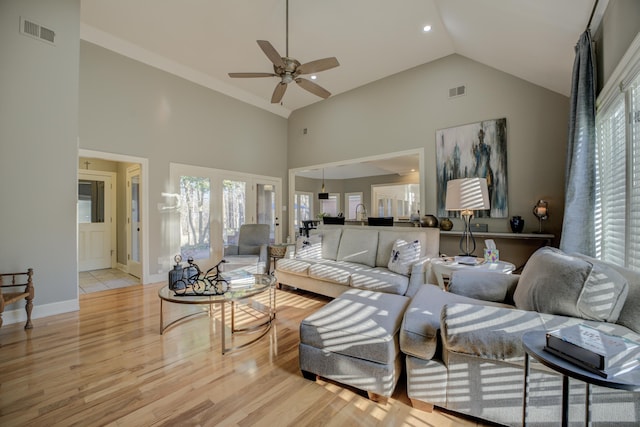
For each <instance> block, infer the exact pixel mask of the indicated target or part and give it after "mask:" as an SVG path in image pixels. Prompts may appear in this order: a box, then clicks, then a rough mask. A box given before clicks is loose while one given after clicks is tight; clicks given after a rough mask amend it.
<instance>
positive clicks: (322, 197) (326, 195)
mask: <svg viewBox="0 0 640 427" xmlns="http://www.w3.org/2000/svg"><path fill="white" fill-rule="evenodd" d="M318 199H320V200H329V193H326V192H325V191H324V168H322V192H320V193H318Z"/></svg>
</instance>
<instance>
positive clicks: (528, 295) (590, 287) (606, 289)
mask: <svg viewBox="0 0 640 427" xmlns="http://www.w3.org/2000/svg"><path fill="white" fill-rule="evenodd" d="M627 292H628V284H627V281H626V279H625V278H624V277H623V276H622V275H621V274H619V273H618V272H616V271H615V270H614V269H612V268H609V267H607V266H606V265H604V264H602V263H600V262H598V261H596V260H593V261H588V260H586V259H584V258H581V257H577V256H572V255H568V254H565V253H564V252H562V251H560V250H559V249H556V248H550V247H545V248H541V249H538V250H537V251H536V252H535V253H534V254H533V255H531V258H529V261H527V264H526V265H525V268H524V270H523V271H522V274H521V276H520V280H519V282H518V286H517V288H516V290H515V293H514V301H515V304H516V307H518V308H520V309H523V310H530V311H538V312H541V313H549V314H559V315H564V316H573V317H579V318H583V319H592V320H604V321H607V322H615V321H616V320H617V319H618V316H619V314H620V311H621V310H622V306H623V305H624V301H625V298H626V296H627Z"/></svg>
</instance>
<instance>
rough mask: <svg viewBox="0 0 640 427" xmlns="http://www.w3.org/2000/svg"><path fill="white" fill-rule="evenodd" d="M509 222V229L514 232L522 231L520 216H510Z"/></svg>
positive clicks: (522, 222) (522, 220) (522, 221)
mask: <svg viewBox="0 0 640 427" xmlns="http://www.w3.org/2000/svg"><path fill="white" fill-rule="evenodd" d="M509 224H510V225H511V231H513V232H514V233H522V229H523V228H524V219H522V217H521V216H514V217H511V219H510V220H509Z"/></svg>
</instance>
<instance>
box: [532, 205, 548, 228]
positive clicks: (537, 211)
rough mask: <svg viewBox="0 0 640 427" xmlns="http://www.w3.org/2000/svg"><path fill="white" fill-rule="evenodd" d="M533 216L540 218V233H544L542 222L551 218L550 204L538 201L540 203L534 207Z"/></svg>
mask: <svg viewBox="0 0 640 427" xmlns="http://www.w3.org/2000/svg"><path fill="white" fill-rule="evenodd" d="M533 214H534V215H535V216H536V217H537V218H538V221H539V222H540V228H539V229H538V233H542V221H544V220H546V219H547V218H549V203H548V202H547V201H545V200H538V203H536V205H535V206H534V207H533Z"/></svg>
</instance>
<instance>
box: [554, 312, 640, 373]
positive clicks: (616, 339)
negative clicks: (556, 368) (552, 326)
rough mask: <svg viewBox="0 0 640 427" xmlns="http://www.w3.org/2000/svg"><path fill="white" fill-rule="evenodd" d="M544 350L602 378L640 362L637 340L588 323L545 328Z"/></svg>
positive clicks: (639, 348) (634, 366) (624, 370)
mask: <svg viewBox="0 0 640 427" xmlns="http://www.w3.org/2000/svg"><path fill="white" fill-rule="evenodd" d="M545 350H547V351H549V352H550V353H553V354H555V355H556V356H558V357H561V358H563V359H565V360H567V361H569V362H572V363H574V364H576V365H578V366H580V367H582V368H584V369H586V370H588V371H590V372H593V373H596V374H598V375H600V376H602V377H604V378H610V377H613V376H615V375H620V374H622V373H624V372H628V371H630V370H633V369H636V368H637V367H638V366H640V343H638V342H635V341H632V340H630V339H627V338H624V337H621V336H617V335H611V334H607V333H606V332H603V331H600V330H598V329H595V328H592V327H590V326H587V325H573V326H568V327H566V328H560V329H556V330H554V331H550V332H547V334H546V347H545Z"/></svg>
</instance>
